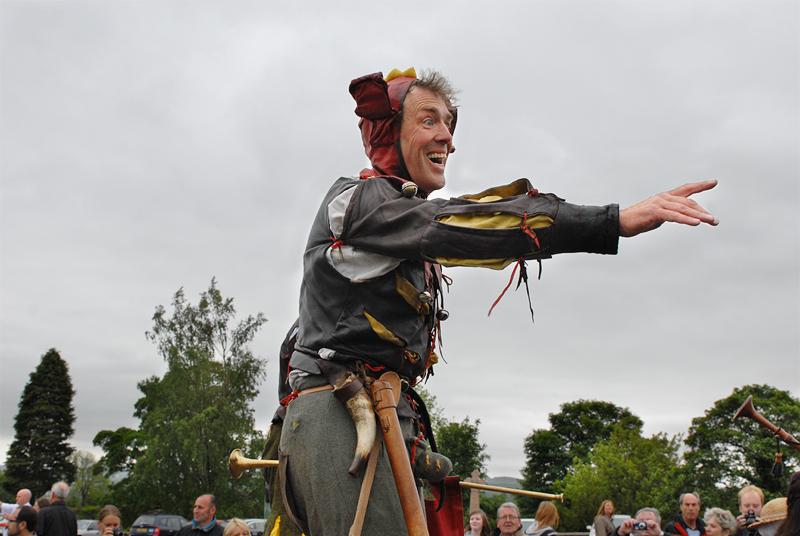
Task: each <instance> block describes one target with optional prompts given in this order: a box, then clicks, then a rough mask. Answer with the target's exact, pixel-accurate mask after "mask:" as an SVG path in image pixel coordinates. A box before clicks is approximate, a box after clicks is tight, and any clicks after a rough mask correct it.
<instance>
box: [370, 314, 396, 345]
mask: <svg viewBox="0 0 800 536" xmlns="http://www.w3.org/2000/svg"><path fill="white" fill-rule="evenodd" d="M364 316H365V317H366V319H367V322H369V325H370V327H371V328H372V331H374V332H375V333H376V334H377V335H378V337H380V338H381V339H383V340H384V341H386V342H390V343H392V344H394V345H395V346H400V347H403V346H405V343H403V341H402V340H400V338H399V337H398V336H397V335H395V334H394V333H392V332H391V330H390V329H389V328H387V327H386V326H384V325H383V324H381V323H380V322H378V320H376V319H375V317H374V316H372V315H371V314H369V313H368V312H366V311H364Z"/></svg>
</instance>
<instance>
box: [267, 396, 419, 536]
mask: <svg viewBox="0 0 800 536" xmlns="http://www.w3.org/2000/svg"><path fill="white" fill-rule="evenodd" d="M378 433H380V430H379V431H378ZM355 443H356V433H355V427H354V426H353V421H352V419H351V418H350V415H349V414H348V413H347V410H346V409H345V407H344V405H343V404H342V403H341V402H339V401H338V400H336V399H335V398H334V397H333V394H332V392H331V391H322V392H318V393H312V394H308V395H303V396H301V397H298V398H297V399H295V400H294V401H293V402H292V403H291V404H290V405H289V409H288V412H287V414H286V419H285V421H284V424H283V432H282V434H281V442H280V451H281V455H282V456H285V458H284V459H285V461H286V477H287V484H288V487H289V488H290V489H291V495H292V497H291V500H290V501H289V502H290V504H291V503H293V504H291V508H292V510H293V512H294V514H295V516H297V518H298V520H299V521H300V524H301V528H302V529H303V532H304V533H305V534H306V536H346V535H347V533H348V531H349V529H350V526H351V525H352V523H353V518H354V517H355V513H356V506H357V504H358V495H359V492H360V490H361V480H362V478H363V473H364V471H363V470H362V472H361V474H360V475H359V476H358V477H352V476H350V475H349V474H348V472H347V468H348V467H349V466H350V462H352V460H353V451H354V449H355ZM287 521H288V520H287ZM362 534H364V535H365V536H369V535H382V536H394V535H397V536H406V534H407V530H406V524H405V520H404V518H403V511H402V509H401V507H400V499H399V498H398V495H397V489H396V487H395V484H394V478H393V476H392V472H391V467H390V465H389V460H388V458H387V456H386V451H385V449H382V451H381V455H380V457H379V459H378V465H377V471H376V473H375V481H374V483H373V485H372V492H371V494H370V499H369V506H368V508H367V514H366V519H365V522H364V530H363V532H362Z"/></svg>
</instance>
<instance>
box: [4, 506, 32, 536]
mask: <svg viewBox="0 0 800 536" xmlns="http://www.w3.org/2000/svg"><path fill="white" fill-rule="evenodd" d="M36 521H37V514H36V510H34V509H33V508H32V507H30V506H23V507H21V508H20V509H19V510H17V511H15V512H13V513H12V514H10V515H9V518H8V536H34V533H35V532H36Z"/></svg>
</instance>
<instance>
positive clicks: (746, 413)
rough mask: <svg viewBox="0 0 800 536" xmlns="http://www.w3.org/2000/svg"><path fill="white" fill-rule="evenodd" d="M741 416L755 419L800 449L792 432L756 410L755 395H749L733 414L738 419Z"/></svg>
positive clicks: (798, 442) (787, 442) (799, 442)
mask: <svg viewBox="0 0 800 536" xmlns="http://www.w3.org/2000/svg"><path fill="white" fill-rule="evenodd" d="M739 417H748V418H750V419H753V420H754V421H756V422H757V423H758V424H760V425H761V426H763V427H764V428H766V429H767V430H769V431H770V432H772V433H773V434H774V435H776V436H777V437H778V438H780V439H781V440H783V441H784V442H785V443H786V444H787V445H790V446H792V447H794V448H796V449H800V441H798V440H797V439H795V438H794V437H793V436H792V434H790V433H789V432H787V431H786V430H784V429H783V428H780V427H778V426H775V425H774V424H772V423H771V422H769V420H768V419H767V418H766V417H764V416H763V415H761V414H760V413H759V412H758V411H757V410H756V408H755V407H754V406H753V395H750V396H748V397H747V400H745V401H744V404H742V405H741V406H740V407H739V409H738V411H737V412H736V414H735V415H734V416H733V419H734V420H736V419H738V418H739Z"/></svg>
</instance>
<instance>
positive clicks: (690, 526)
mask: <svg viewBox="0 0 800 536" xmlns="http://www.w3.org/2000/svg"><path fill="white" fill-rule="evenodd" d="M678 504H679V505H680V508H681V513H680V514H678V516H677V517H676V518H675V521H673V522H672V523H670V524H669V525H667V526H666V527H664V532H665V533H666V534H675V535H678V536H702V534H703V533H705V530H706V526H705V523H703V520H702V519H700V495H698V493H697V492H692V493H681V496H680V499H679V500H678Z"/></svg>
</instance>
